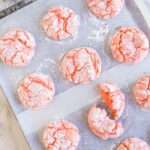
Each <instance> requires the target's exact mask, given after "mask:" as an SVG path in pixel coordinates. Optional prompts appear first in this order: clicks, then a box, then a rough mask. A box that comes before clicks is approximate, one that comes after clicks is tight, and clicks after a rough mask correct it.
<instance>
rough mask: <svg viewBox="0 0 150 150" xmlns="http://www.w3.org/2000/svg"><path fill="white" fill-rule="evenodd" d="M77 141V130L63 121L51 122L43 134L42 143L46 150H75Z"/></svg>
mask: <svg viewBox="0 0 150 150" xmlns="http://www.w3.org/2000/svg"><path fill="white" fill-rule="evenodd" d="M79 140H80V135H79V131H78V128H77V127H76V126H75V125H73V124H72V123H70V122H68V121H65V120H58V121H53V122H51V123H50V124H49V125H48V126H47V127H46V128H45V130H44V134H43V142H44V145H45V147H46V148H47V149H48V150H58V149H59V150H75V149H76V148H77V146H78V144H79Z"/></svg>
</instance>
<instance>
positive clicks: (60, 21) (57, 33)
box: [42, 6, 79, 40]
mask: <svg viewBox="0 0 150 150" xmlns="http://www.w3.org/2000/svg"><path fill="white" fill-rule="evenodd" d="M42 25H43V28H44V31H45V33H46V34H47V36H48V37H49V38H52V39H55V40H62V39H66V38H68V37H70V36H73V34H75V32H76V31H77V29H78V26H79V20H78V18H77V16H76V14H75V13H74V12H73V10H71V9H70V8H67V7H64V6H55V7H52V8H51V9H49V10H48V12H47V13H46V14H45V15H44V17H43V20H42Z"/></svg>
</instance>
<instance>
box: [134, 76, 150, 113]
mask: <svg viewBox="0 0 150 150" xmlns="http://www.w3.org/2000/svg"><path fill="white" fill-rule="evenodd" d="M134 96H135V99H136V102H137V103H138V104H139V105H140V107H141V108H143V109H145V110H148V111H150V74H149V75H145V76H142V77H141V78H140V79H139V80H138V81H137V83H136V85H135V87H134Z"/></svg>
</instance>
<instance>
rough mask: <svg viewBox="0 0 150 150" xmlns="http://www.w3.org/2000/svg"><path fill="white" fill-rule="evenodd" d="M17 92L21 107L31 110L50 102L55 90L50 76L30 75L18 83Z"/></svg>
mask: <svg viewBox="0 0 150 150" xmlns="http://www.w3.org/2000/svg"><path fill="white" fill-rule="evenodd" d="M17 92H18V95H19V99H20V101H21V103H22V105H23V106H24V107H25V108H30V109H33V108H39V107H41V106H44V105H46V104H47V103H49V102H51V101H52V98H53V96H54V93H55V88H54V84H53V81H52V80H51V78H50V76H48V75H45V74H43V73H32V74H29V75H28V76H26V77H25V78H24V79H23V80H22V81H21V82H20V84H19V87H18V90H17Z"/></svg>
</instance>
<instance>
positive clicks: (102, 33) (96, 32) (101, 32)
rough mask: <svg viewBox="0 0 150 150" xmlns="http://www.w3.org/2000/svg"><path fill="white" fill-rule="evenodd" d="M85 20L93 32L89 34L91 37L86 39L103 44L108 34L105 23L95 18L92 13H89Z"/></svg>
mask: <svg viewBox="0 0 150 150" xmlns="http://www.w3.org/2000/svg"><path fill="white" fill-rule="evenodd" d="M86 18H87V22H90V24H91V25H92V26H93V31H92V32H91V35H89V36H88V39H90V40H92V41H95V42H104V40H105V38H106V36H107V34H108V32H109V26H108V24H107V22H106V21H103V20H101V19H99V18H97V17H95V16H94V15H93V14H92V13H89V15H88V16H87V17H86Z"/></svg>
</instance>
